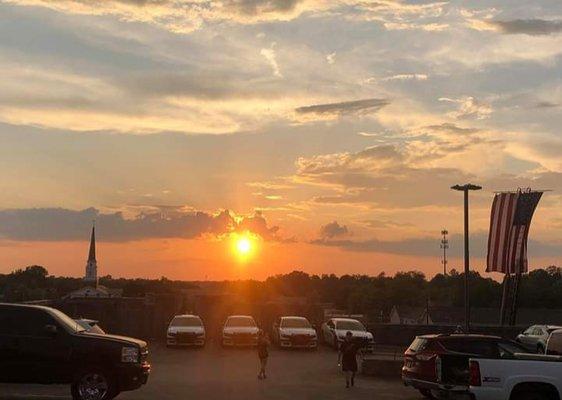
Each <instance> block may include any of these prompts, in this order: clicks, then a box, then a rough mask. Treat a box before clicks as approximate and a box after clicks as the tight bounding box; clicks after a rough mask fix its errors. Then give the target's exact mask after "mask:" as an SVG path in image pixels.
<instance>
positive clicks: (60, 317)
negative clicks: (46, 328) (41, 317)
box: [49, 308, 86, 333]
mask: <svg viewBox="0 0 562 400" xmlns="http://www.w3.org/2000/svg"><path fill="white" fill-rule="evenodd" d="M49 311H50V312H51V314H52V315H53V316H54V317H55V318H56V319H57V321H58V322H59V323H60V324H61V325H62V326H63V327H64V328H65V329H67V330H69V331H70V332H74V333H78V332H84V331H85V330H86V329H84V327H82V326H81V325H80V324H79V323H78V322H76V321H75V320H73V319H72V318H70V317H69V316H68V315H66V314H65V313H63V312H62V311H59V310H57V309H55V308H51V309H50V310H49Z"/></svg>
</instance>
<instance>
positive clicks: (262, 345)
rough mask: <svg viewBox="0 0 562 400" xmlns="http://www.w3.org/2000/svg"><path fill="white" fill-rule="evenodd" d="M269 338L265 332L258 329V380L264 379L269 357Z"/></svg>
mask: <svg viewBox="0 0 562 400" xmlns="http://www.w3.org/2000/svg"><path fill="white" fill-rule="evenodd" d="M268 347H269V338H268V337H267V335H266V334H265V332H264V331H263V330H262V329H260V330H259V332H258V357H259V359H260V373H259V374H258V379H265V378H267V376H266V375H265V367H266V366H267V358H268V357H269V351H268Z"/></svg>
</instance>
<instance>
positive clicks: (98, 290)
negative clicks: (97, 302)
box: [66, 285, 123, 299]
mask: <svg viewBox="0 0 562 400" xmlns="http://www.w3.org/2000/svg"><path fill="white" fill-rule="evenodd" d="M122 295H123V289H112V288H108V287H105V286H102V285H97V286H96V287H93V286H84V287H83V288H80V289H78V290H74V291H72V292H70V293H69V294H68V295H67V296H66V297H67V298H71V299H78V298H86V297H94V298H99V297H103V298H107V297H121V296H122Z"/></svg>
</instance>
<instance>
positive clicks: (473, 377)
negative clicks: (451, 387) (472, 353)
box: [470, 360, 482, 386]
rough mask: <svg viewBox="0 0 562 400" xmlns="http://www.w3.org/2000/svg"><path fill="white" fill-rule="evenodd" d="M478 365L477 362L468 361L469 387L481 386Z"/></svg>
mask: <svg viewBox="0 0 562 400" xmlns="http://www.w3.org/2000/svg"><path fill="white" fill-rule="evenodd" d="M481 385H482V379H481V377H480V365H479V364H478V362H477V361H472V360H471V361H470V386H481Z"/></svg>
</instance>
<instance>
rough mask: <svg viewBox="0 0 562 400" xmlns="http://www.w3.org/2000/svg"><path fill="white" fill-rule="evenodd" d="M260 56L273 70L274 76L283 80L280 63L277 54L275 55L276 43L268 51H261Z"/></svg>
mask: <svg viewBox="0 0 562 400" xmlns="http://www.w3.org/2000/svg"><path fill="white" fill-rule="evenodd" d="M260 54H261V55H262V56H263V57H264V58H265V59H266V60H267V62H268V63H269V65H270V66H271V69H272V70H273V75H274V76H276V77H278V78H282V77H283V75H282V74H281V70H280V69H279V63H278V62H277V54H276V53H275V43H272V44H271V47H270V48H268V49H261V51H260Z"/></svg>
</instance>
